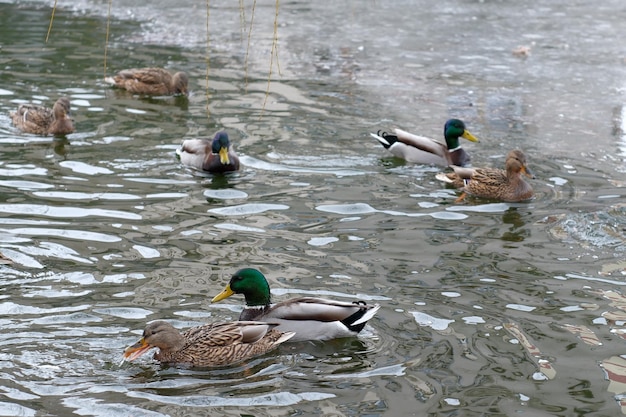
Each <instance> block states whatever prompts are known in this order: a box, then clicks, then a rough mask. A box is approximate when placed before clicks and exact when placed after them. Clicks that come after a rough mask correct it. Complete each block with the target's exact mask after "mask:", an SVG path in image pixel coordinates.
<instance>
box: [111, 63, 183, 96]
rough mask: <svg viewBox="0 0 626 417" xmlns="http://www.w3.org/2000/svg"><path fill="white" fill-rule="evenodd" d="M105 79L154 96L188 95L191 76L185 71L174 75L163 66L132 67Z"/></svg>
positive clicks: (117, 85) (116, 84)
mask: <svg viewBox="0 0 626 417" xmlns="http://www.w3.org/2000/svg"><path fill="white" fill-rule="evenodd" d="M104 81H105V82H107V83H109V84H113V85H114V86H116V87H119V88H122V89H124V90H127V91H130V92H131V93H134V94H146V95H152V96H165V95H178V94H183V95H187V94H188V90H187V85H188V84H189V78H188V77H187V74H186V73H184V72H182V71H181V72H177V73H175V74H174V75H172V74H170V73H169V71H167V70H164V69H163V68H132V69H126V70H122V71H120V72H118V73H117V74H115V75H114V76H113V77H105V78H104Z"/></svg>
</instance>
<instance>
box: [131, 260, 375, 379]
mask: <svg viewBox="0 0 626 417" xmlns="http://www.w3.org/2000/svg"><path fill="white" fill-rule="evenodd" d="M233 294H243V295H244V297H245V302H246V305H245V307H244V309H243V311H242V312H241V315H240V316H239V321H235V322H226V323H212V324H205V325H203V326H198V327H194V328H191V329H189V330H186V331H185V332H183V333H180V332H179V331H178V330H176V329H175V328H174V327H173V326H172V325H171V324H169V323H167V322H165V321H161V320H159V321H155V322H152V323H150V324H148V325H147V326H146V328H145V330H144V332H143V336H142V337H141V339H140V340H139V341H138V342H137V343H135V344H134V345H132V346H129V347H128V348H127V349H126V350H125V352H124V360H127V361H132V360H134V359H136V358H138V357H139V356H141V355H143V354H144V353H146V352H148V351H149V350H151V349H152V348H158V351H157V352H156V353H155V354H154V359H156V360H158V361H159V362H161V363H170V364H182V365H187V366H198V367H217V366H225V365H231V364H234V363H237V362H241V361H243V360H246V359H249V358H251V357H254V356H258V355H262V354H265V353H267V352H269V351H271V350H273V349H275V348H276V347H278V346H279V345H280V344H281V343H284V342H286V341H288V340H290V341H306V340H330V339H334V338H341V337H350V336H355V335H356V334H357V333H359V332H360V331H361V330H362V329H363V328H364V327H365V324H366V323H367V321H368V320H370V319H371V318H372V317H374V315H375V314H376V312H377V311H378V309H379V308H380V305H378V304H374V305H367V304H366V303H365V302H364V301H355V302H352V303H348V302H341V301H332V300H327V299H323V298H314V297H299V298H293V299H290V300H287V301H283V302H280V303H277V304H273V305H272V304H271V302H270V287H269V284H268V282H267V279H266V278H265V276H264V275H263V274H262V273H261V272H260V271H259V270H257V269H253V268H244V269H241V270H239V271H237V272H236V273H235V274H234V275H233V276H232V278H231V279H230V282H229V283H228V285H227V286H226V287H225V288H224V290H223V291H222V292H221V293H219V294H218V295H216V296H215V297H214V298H213V300H212V302H217V301H221V300H223V299H225V298H228V297H230V296H231V295H233Z"/></svg>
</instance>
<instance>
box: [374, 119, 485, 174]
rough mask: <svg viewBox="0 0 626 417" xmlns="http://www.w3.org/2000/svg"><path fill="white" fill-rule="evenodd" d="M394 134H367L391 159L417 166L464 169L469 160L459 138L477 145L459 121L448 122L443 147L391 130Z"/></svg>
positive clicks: (435, 142)
mask: <svg viewBox="0 0 626 417" xmlns="http://www.w3.org/2000/svg"><path fill="white" fill-rule="evenodd" d="M394 133H395V134H392V133H387V132H381V131H380V130H379V131H378V133H370V135H372V137H374V138H375V139H376V140H377V141H379V142H380V143H381V144H382V145H383V146H384V147H385V149H388V150H389V152H391V154H392V155H394V156H395V157H397V158H402V159H404V160H405V161H407V162H413V163H417V164H431V165H439V166H443V167H447V166H448V165H458V166H466V165H469V163H470V156H469V154H468V153H467V152H465V150H464V149H463V148H462V147H461V145H460V143H459V138H465V139H467V140H469V141H471V142H478V139H477V138H476V137H475V136H474V135H472V134H471V133H470V132H469V131H468V130H467V129H466V128H465V123H463V122H462V121H461V120H458V119H450V120H448V121H447V122H446V124H445V125H444V127H443V136H444V137H445V139H446V143H445V144H443V143H441V142H439V141H436V140H434V139H430V138H427V137H424V136H417V135H413V134H411V133H409V132H405V131H404V130H400V129H394Z"/></svg>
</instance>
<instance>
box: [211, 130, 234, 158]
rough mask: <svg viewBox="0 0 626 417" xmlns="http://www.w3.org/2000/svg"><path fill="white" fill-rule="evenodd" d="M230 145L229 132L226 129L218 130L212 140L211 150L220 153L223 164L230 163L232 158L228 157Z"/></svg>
mask: <svg viewBox="0 0 626 417" xmlns="http://www.w3.org/2000/svg"><path fill="white" fill-rule="evenodd" d="M229 147H230V140H229V139H228V134H227V133H226V132H224V131H221V132H217V133H216V134H215V137H214V138H213V141H212V142H211V152H212V153H214V154H219V155H220V162H221V163H222V164H225V165H227V164H230V158H229V157H228V148H229Z"/></svg>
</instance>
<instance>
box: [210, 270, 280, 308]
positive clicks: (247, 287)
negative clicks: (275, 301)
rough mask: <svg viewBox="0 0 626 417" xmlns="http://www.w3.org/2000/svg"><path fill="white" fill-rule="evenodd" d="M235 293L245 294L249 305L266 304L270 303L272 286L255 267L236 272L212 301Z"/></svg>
mask: <svg viewBox="0 0 626 417" xmlns="http://www.w3.org/2000/svg"><path fill="white" fill-rule="evenodd" d="M233 294H243V295H244V297H245V298H246V305H247V306H265V305H269V303H270V286H269V284H268V283H267V280H266V279H265V276H264V275H263V274H262V273H261V271H259V270H258V269H254V268H244V269H240V270H239V271H237V272H235V274H234V275H233V276H232V277H231V279H230V282H229V283H228V285H227V286H226V287H225V288H224V290H223V291H222V292H221V293H219V294H217V295H216V296H215V297H213V300H211V302H212V303H215V302H217V301H221V300H223V299H225V298H228V297H230V296H231V295H233Z"/></svg>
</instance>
